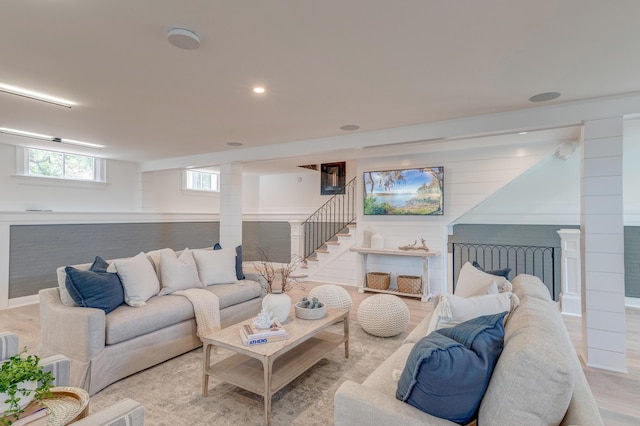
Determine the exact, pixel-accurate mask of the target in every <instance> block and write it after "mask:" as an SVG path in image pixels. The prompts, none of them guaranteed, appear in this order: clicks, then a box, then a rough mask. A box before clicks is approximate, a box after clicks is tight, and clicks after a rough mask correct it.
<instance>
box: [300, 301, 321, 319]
mask: <svg viewBox="0 0 640 426" xmlns="http://www.w3.org/2000/svg"><path fill="white" fill-rule="evenodd" d="M300 303H302V302H298V303H296V316H297V317H298V318H302V319H306V320H317V319H321V318H324V316H325V315H326V314H327V307H326V305H325V304H324V303H320V307H319V308H315V309H309V308H303V307H301V306H300Z"/></svg>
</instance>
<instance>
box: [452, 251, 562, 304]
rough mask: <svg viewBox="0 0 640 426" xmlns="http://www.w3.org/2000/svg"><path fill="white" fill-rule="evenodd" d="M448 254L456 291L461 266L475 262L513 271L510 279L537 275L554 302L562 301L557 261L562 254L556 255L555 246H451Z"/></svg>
mask: <svg viewBox="0 0 640 426" xmlns="http://www.w3.org/2000/svg"><path fill="white" fill-rule="evenodd" d="M449 252H450V253H451V254H452V261H451V268H452V271H453V286H454V289H455V285H456V282H457V280H458V275H459V273H460V269H461V268H462V266H463V265H464V264H465V263H466V262H471V263H473V262H474V261H476V262H478V264H479V265H480V267H481V268H482V269H484V270H495V269H504V268H511V276H510V277H511V278H514V277H515V276H516V275H518V274H529V275H535V276H536V277H538V278H540V280H542V282H543V283H544V284H545V285H546V286H547V288H548V289H549V293H550V294H551V296H552V298H553V299H554V300H558V298H559V293H560V289H559V288H558V287H557V286H556V282H557V281H558V279H557V278H558V277H560V262H559V261H556V260H557V259H556V254H558V255H559V254H560V253H556V247H541V246H514V245H500V244H477V243H449ZM558 252H559V250H558Z"/></svg>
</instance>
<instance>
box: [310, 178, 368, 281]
mask: <svg viewBox="0 0 640 426" xmlns="http://www.w3.org/2000/svg"><path fill="white" fill-rule="evenodd" d="M342 192H343V193H341V194H336V195H334V196H333V197H331V198H330V199H329V200H328V201H327V202H326V203H325V204H324V205H323V206H322V207H320V208H319V209H318V210H316V211H315V212H314V213H313V214H312V215H311V216H309V218H307V220H305V221H304V222H303V223H302V229H303V230H304V263H303V266H302V267H301V270H300V273H303V274H306V275H307V278H308V279H310V280H314V281H323V282H336V283H342V284H355V282H356V278H355V272H354V271H355V268H354V265H355V263H354V262H357V258H356V254H355V253H351V252H350V251H349V248H350V247H353V246H354V245H355V240H356V238H355V229H356V225H355V219H356V213H355V204H356V203H355V194H356V179H355V178H354V179H352V180H351V181H349V183H347V184H346V185H345V186H344V190H343V191H342Z"/></svg>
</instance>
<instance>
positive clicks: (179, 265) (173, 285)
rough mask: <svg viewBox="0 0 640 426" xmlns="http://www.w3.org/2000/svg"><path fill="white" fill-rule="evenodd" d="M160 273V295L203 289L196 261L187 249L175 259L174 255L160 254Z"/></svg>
mask: <svg viewBox="0 0 640 426" xmlns="http://www.w3.org/2000/svg"><path fill="white" fill-rule="evenodd" d="M160 271H161V276H162V283H161V285H162V289H161V290H160V293H159V294H160V295H165V294H171V293H173V292H174V291H178V290H186V289H188V288H202V287H204V285H203V284H202V282H200V277H199V276H198V268H197V267H196V261H195V260H194V259H193V255H192V254H191V250H189V249H188V248H185V249H184V250H183V251H182V253H180V257H176V255H175V253H169V252H162V253H161V254H160Z"/></svg>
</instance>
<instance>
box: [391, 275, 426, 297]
mask: <svg viewBox="0 0 640 426" xmlns="http://www.w3.org/2000/svg"><path fill="white" fill-rule="evenodd" d="M397 283H398V291H399V292H401V293H409V294H419V293H420V290H421V289H422V277H417V276H415V275H398V278H397Z"/></svg>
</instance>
